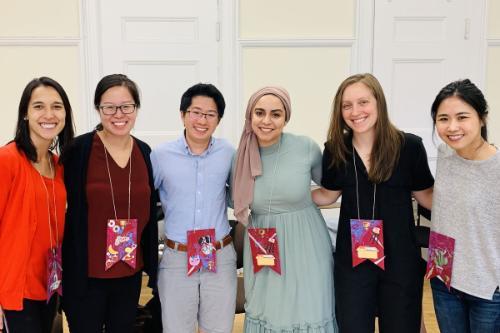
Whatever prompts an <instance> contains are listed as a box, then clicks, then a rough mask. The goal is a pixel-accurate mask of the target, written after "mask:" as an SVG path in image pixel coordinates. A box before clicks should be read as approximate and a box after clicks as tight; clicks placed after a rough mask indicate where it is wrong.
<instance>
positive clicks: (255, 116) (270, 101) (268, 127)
mask: <svg viewBox="0 0 500 333" xmlns="http://www.w3.org/2000/svg"><path fill="white" fill-rule="evenodd" d="M285 116H286V114H285V107H284V106H283V103H282V102H281V100H280V99H279V98H278V97H276V96H274V95H264V96H262V97H261V98H260V99H259V100H258V101H257V103H256V104H255V107H254V108H253V110H252V130H253V132H254V133H255V135H256V136H257V141H258V142H259V146H260V147H269V146H271V145H273V144H275V143H276V142H278V141H279V139H280V137H281V133H283V128H284V127H285V125H286V121H285Z"/></svg>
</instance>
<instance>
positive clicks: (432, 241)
mask: <svg viewBox="0 0 500 333" xmlns="http://www.w3.org/2000/svg"><path fill="white" fill-rule="evenodd" d="M454 251H455V239H453V238H451V237H448V236H445V235H443V234H440V233H437V232H435V231H431V233H430V236H429V259H428V260H427V272H426V273H425V278H426V279H431V278H433V277H434V276H438V277H440V278H441V280H443V282H444V284H445V285H446V287H447V288H448V290H449V289H450V287H451V273H452V268H453V253H454Z"/></svg>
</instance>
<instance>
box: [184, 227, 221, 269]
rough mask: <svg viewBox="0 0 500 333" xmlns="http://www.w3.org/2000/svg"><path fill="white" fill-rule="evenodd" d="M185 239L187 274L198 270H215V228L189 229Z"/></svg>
mask: <svg viewBox="0 0 500 333" xmlns="http://www.w3.org/2000/svg"><path fill="white" fill-rule="evenodd" d="M187 241H188V243H187V257H188V262H187V275H188V276H190V275H191V274H193V273H194V272H198V271H206V272H213V273H215V272H217V268H216V265H217V250H216V248H215V246H214V241H215V229H203V230H189V231H188V232H187Z"/></svg>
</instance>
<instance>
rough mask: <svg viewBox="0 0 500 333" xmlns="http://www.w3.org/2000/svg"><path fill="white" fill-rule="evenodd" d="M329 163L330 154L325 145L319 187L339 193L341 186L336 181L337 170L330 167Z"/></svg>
mask: <svg viewBox="0 0 500 333" xmlns="http://www.w3.org/2000/svg"><path fill="white" fill-rule="evenodd" d="M331 162H332V154H331V153H330V151H329V150H328V148H327V147H326V144H325V149H324V150H323V160H322V169H323V174H322V177H321V185H322V186H323V187H324V188H326V189H327V190H331V191H340V190H342V186H341V184H340V181H339V179H338V174H339V173H338V170H337V168H335V167H331V166H330V164H331Z"/></svg>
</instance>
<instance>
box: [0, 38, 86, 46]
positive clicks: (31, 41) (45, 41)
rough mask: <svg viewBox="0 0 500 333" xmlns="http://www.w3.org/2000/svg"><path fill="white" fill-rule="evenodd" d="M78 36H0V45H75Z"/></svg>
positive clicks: (78, 43) (78, 39)
mask: <svg viewBox="0 0 500 333" xmlns="http://www.w3.org/2000/svg"><path fill="white" fill-rule="evenodd" d="M80 44H81V39H80V37H36V36H33V37H31V36H30V37H0V46H77V47H79V46H80Z"/></svg>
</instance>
